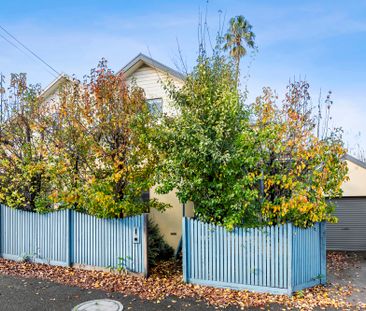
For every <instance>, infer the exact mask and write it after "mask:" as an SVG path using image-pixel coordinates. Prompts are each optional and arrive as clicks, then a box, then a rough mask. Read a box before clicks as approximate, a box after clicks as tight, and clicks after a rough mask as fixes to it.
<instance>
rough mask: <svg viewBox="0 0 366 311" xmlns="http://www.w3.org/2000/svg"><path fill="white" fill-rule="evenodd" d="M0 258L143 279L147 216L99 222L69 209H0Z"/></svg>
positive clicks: (2, 207) (145, 262) (97, 219)
mask: <svg viewBox="0 0 366 311" xmlns="http://www.w3.org/2000/svg"><path fill="white" fill-rule="evenodd" d="M0 218H1V223H0V236H1V239H0V242H1V243H0V252H1V256H2V257H4V258H8V259H14V260H18V259H21V258H22V257H29V258H30V259H31V260H33V261H35V262H40V263H48V264H52V265H63V266H69V265H72V264H79V265H86V266H96V267H110V268H118V267H121V266H123V267H125V268H127V269H128V270H130V271H134V272H137V273H143V274H145V275H146V274H147V227H146V226H147V215H146V214H145V215H140V216H134V217H128V218H124V219H99V218H96V217H93V216H89V215H85V214H81V213H78V212H75V211H72V210H62V211H57V212H53V213H48V214H37V213H31V212H26V211H21V210H16V209H12V208H8V207H6V206H1V215H0Z"/></svg>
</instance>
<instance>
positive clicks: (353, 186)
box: [342, 160, 366, 197]
mask: <svg viewBox="0 0 366 311" xmlns="http://www.w3.org/2000/svg"><path fill="white" fill-rule="evenodd" d="M346 162H347V165H348V176H349V180H348V181H346V182H345V183H343V185H342V189H343V196H344V197H359V196H366V169H365V168H363V167H361V166H359V165H357V164H355V163H353V162H351V161H349V160H346Z"/></svg>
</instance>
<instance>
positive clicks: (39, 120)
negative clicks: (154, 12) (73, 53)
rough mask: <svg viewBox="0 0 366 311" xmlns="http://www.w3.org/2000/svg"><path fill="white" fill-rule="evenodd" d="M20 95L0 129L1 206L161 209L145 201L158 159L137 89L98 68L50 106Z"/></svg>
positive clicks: (120, 212)
mask: <svg viewBox="0 0 366 311" xmlns="http://www.w3.org/2000/svg"><path fill="white" fill-rule="evenodd" d="M18 93H19V95H18V98H19V100H18V106H17V107H13V109H12V111H11V113H10V114H9V117H8V118H7V119H5V120H4V122H2V136H1V138H2V140H1V148H2V150H1V152H2V155H3V158H2V161H1V163H0V166H1V167H0V171H1V172H2V175H1V178H2V179H1V188H0V197H1V199H2V202H4V203H6V204H7V205H9V206H12V207H17V208H25V209H28V210H38V211H49V210H54V209H59V208H73V209H77V210H80V211H83V212H86V213H89V214H91V215H96V216H99V217H125V216H129V215H134V214H140V213H143V212H147V211H148V210H149V208H150V207H152V206H153V207H155V208H157V209H164V208H165V207H166V206H165V205H164V204H161V203H158V202H156V201H155V200H150V201H145V200H143V199H142V193H143V192H144V191H148V190H149V188H150V187H151V186H152V176H153V172H154V168H155V161H156V156H155V155H154V154H153V153H152V151H151V150H150V147H149V144H148V142H147V140H146V139H144V137H146V132H147V131H148V130H149V128H150V127H151V126H152V125H153V124H154V122H155V120H154V116H153V115H152V114H151V113H150V112H149V109H148V107H147V104H146V100H145V96H144V91H143V90H142V89H141V88H138V87H137V86H136V85H134V84H129V85H127V83H126V80H125V78H124V77H123V75H122V74H114V73H113V72H112V71H111V70H109V69H108V67H107V66H106V62H105V61H102V62H101V63H100V64H99V66H98V68H97V69H95V70H92V71H91V74H90V75H89V76H88V77H86V79H85V81H84V82H83V83H81V82H80V81H78V80H68V81H65V83H64V84H63V85H62V87H61V88H60V90H59V92H58V98H57V99H56V100H55V101H53V102H49V101H48V102H47V101H45V100H43V99H42V98H41V97H40V94H39V92H38V93H35V92H34V91H32V89H30V88H28V87H25V88H24V89H23V90H20V89H19V90H18Z"/></svg>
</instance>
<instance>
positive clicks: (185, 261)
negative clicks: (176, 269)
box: [182, 217, 189, 283]
mask: <svg viewBox="0 0 366 311" xmlns="http://www.w3.org/2000/svg"><path fill="white" fill-rule="evenodd" d="M187 224H188V219H187V218H186V217H183V219H182V255H183V258H182V263H183V281H184V282H185V283H188V281H189V271H188V268H189V265H188V260H189V255H188V247H187V246H188V245H187V239H188V236H187V235H188V232H187Z"/></svg>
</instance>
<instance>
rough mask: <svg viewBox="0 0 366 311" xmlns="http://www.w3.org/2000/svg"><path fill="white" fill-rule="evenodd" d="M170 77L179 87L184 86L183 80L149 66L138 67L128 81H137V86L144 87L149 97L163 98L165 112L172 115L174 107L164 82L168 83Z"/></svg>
mask: <svg viewBox="0 0 366 311" xmlns="http://www.w3.org/2000/svg"><path fill="white" fill-rule="evenodd" d="M169 79H171V80H172V81H173V83H174V84H175V85H176V86H177V87H182V86H183V81H181V80H178V79H177V78H175V77H172V76H169V75H168V74H167V73H165V72H162V71H159V70H158V69H154V68H151V67H149V66H142V67H140V68H139V69H137V70H136V71H135V72H134V73H133V74H132V75H130V76H129V77H128V78H127V82H128V83H132V81H135V83H136V84H137V86H139V87H141V88H143V89H144V91H145V95H146V98H147V99H154V98H162V99H163V112H164V113H167V114H171V115H172V114H174V109H173V108H172V105H171V101H170V99H169V96H168V94H167V93H166V91H165V90H164V83H165V84H166V83H168V81H169Z"/></svg>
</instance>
